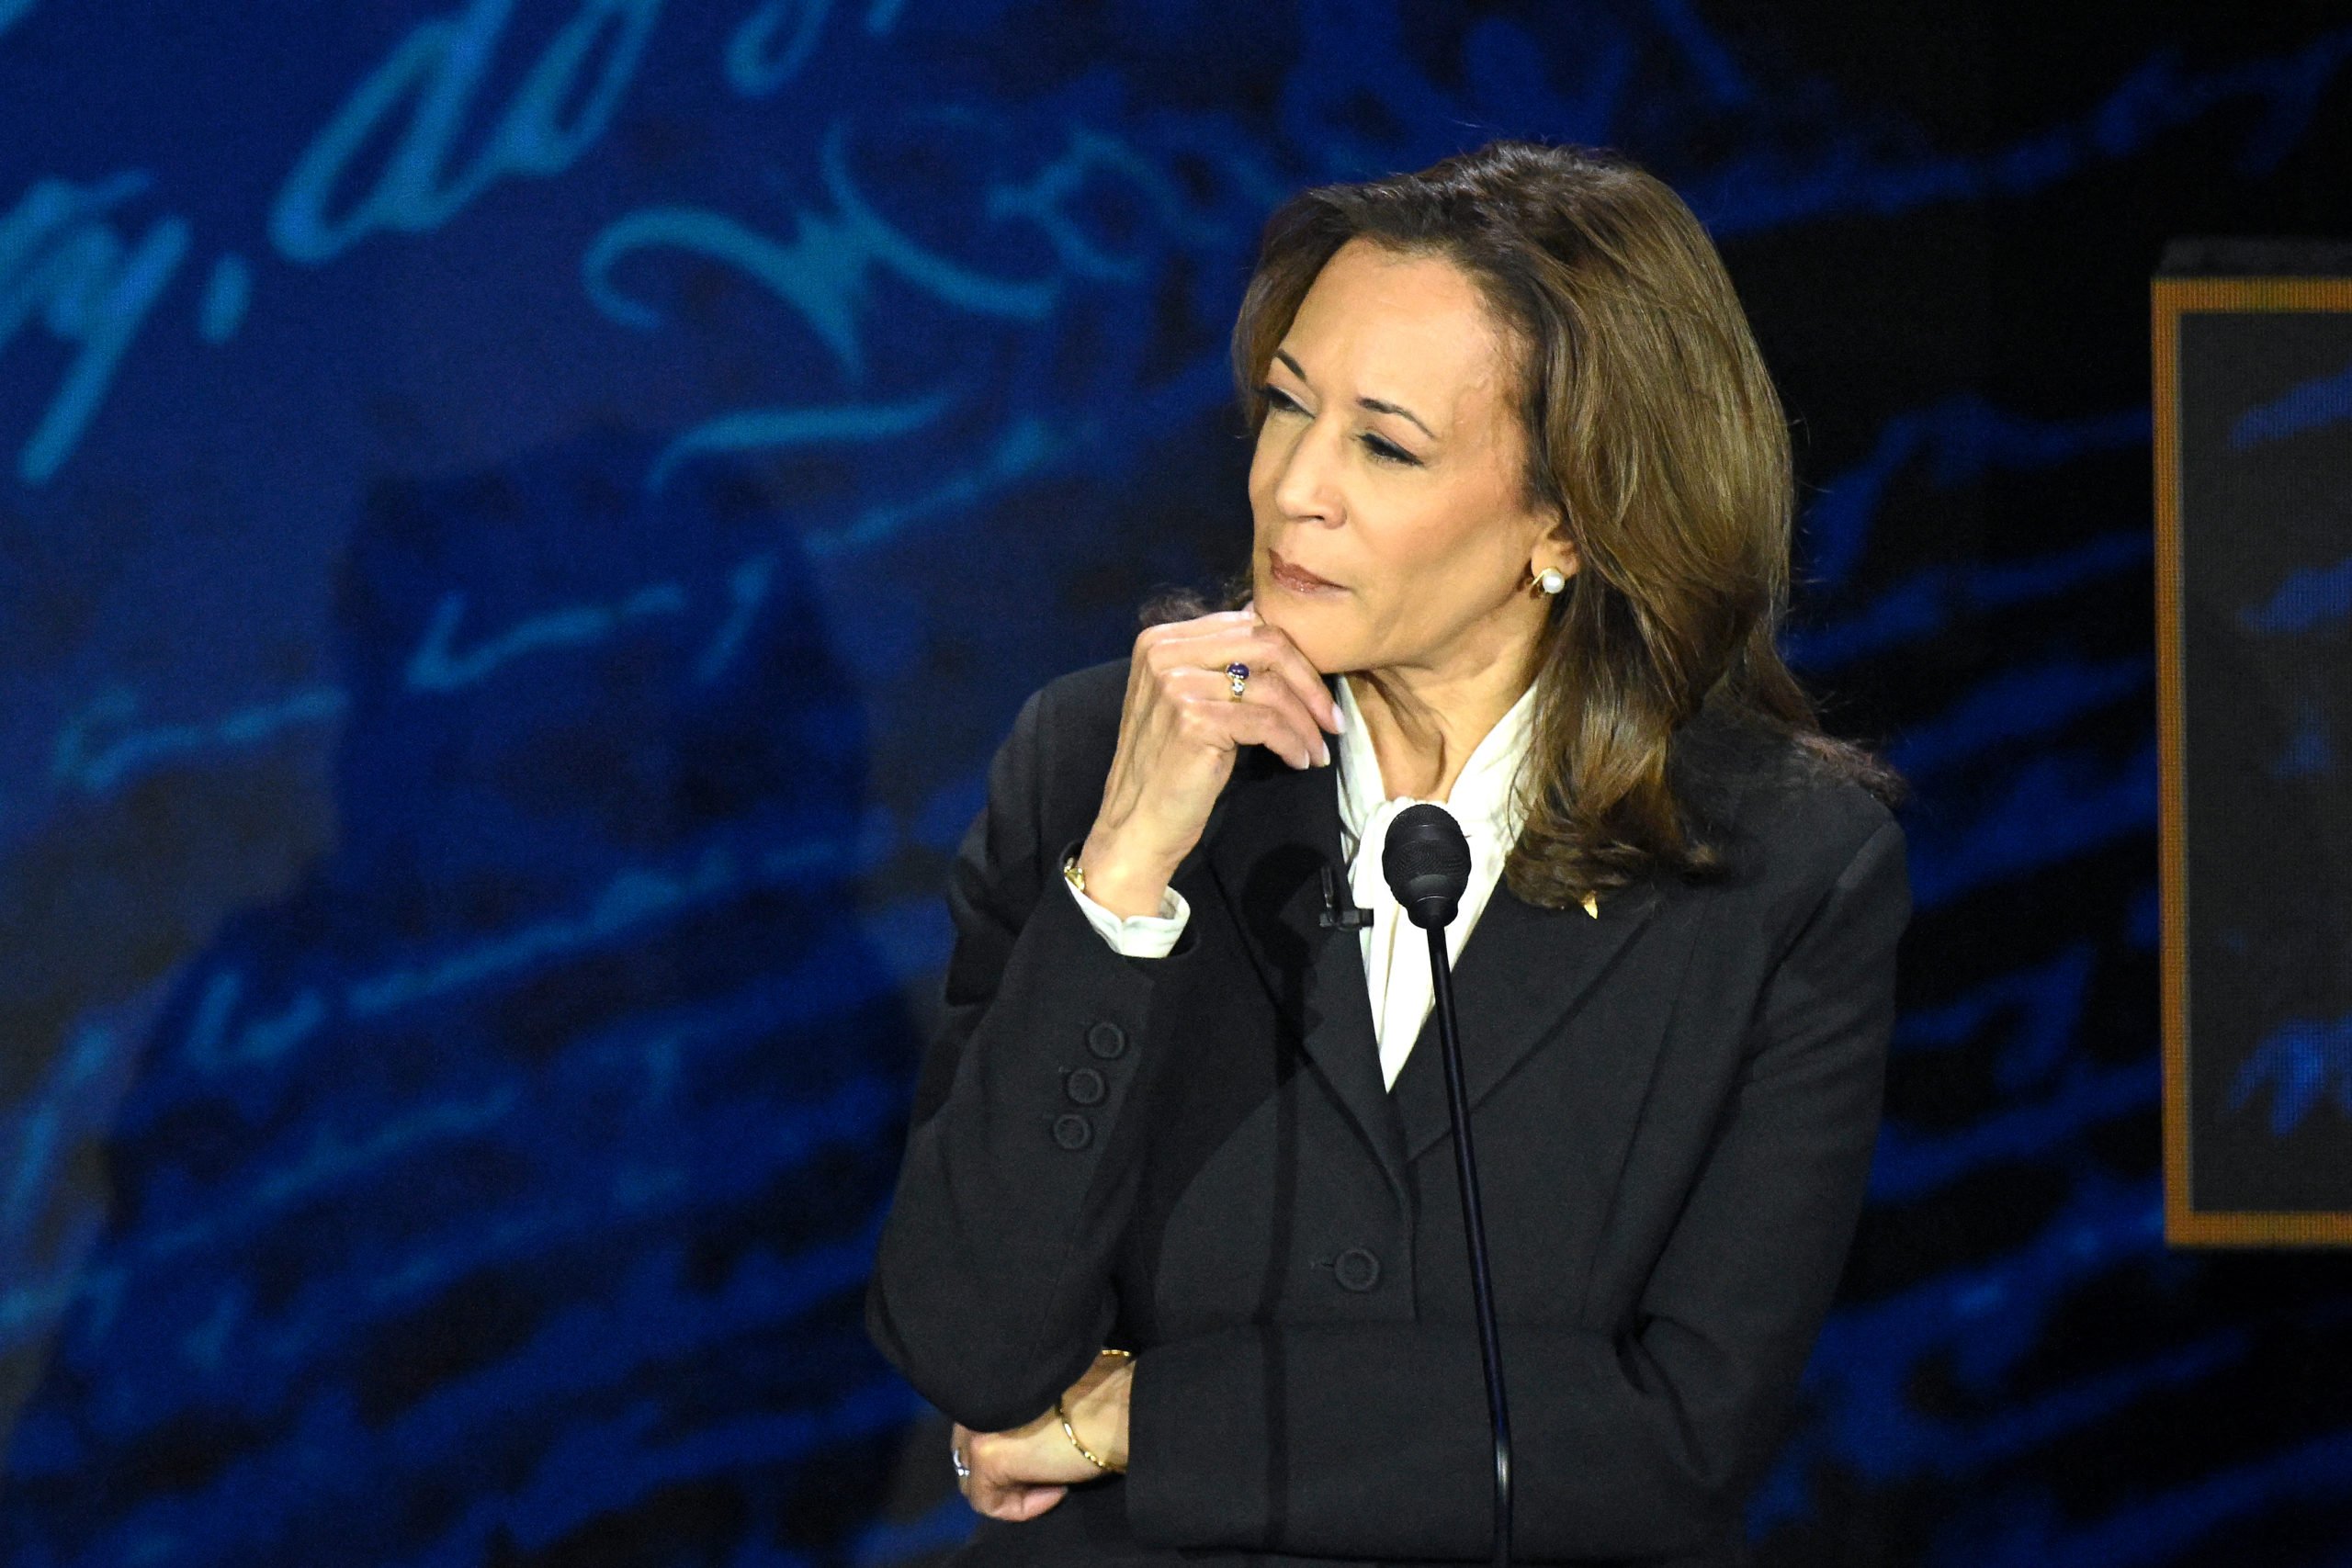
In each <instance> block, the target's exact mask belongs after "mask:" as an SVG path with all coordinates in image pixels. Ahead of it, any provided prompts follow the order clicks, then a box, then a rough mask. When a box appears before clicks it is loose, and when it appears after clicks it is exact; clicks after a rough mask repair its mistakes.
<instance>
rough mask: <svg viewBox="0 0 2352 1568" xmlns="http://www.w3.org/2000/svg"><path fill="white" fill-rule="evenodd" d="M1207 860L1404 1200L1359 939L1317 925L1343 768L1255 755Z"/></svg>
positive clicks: (1242, 768)
mask: <svg viewBox="0 0 2352 1568" xmlns="http://www.w3.org/2000/svg"><path fill="white" fill-rule="evenodd" d="M1202 855H1203V858H1204V860H1205V862H1206V863H1207V866H1208V871H1209V874H1210V877H1211V878H1212V880H1214V881H1215V883H1216V887H1217V890H1218V892H1219V894H1220V895H1221V896H1222V897H1224V900H1225V902H1226V904H1227V907H1228V908H1230V909H1231V910H1232V913H1233V919H1234V923H1235V924H1236V925H1237V926H1238V928H1239V929H1240V931H1241V933H1242V937H1243V941H1244V944H1245V945H1246V946H1247V947H1248V949H1249V951H1250V960H1251V962H1252V963H1253V964H1255V965H1256V966H1257V969H1258V974H1259V977H1260V978H1261V980H1262V981H1263V982H1264V984H1265V987H1266V990H1267V992H1268V994H1269V995H1271V996H1272V998H1273V1000H1274V1007H1275V1010H1276V1011H1277V1013H1278V1014H1279V1015H1280V1016H1281V1017H1282V1018H1283V1019H1284V1020H1285V1021H1288V1022H1290V1023H1291V1024H1292V1026H1293V1027H1295V1029H1296V1030H1297V1031H1298V1033H1299V1042H1300V1045H1301V1048H1302V1050H1303V1051H1304V1053H1305V1055H1306V1059H1307V1060H1308V1062H1309V1063H1311V1064H1312V1065H1313V1067H1314V1069H1315V1071H1316V1073H1317V1075H1318V1076H1319V1077H1321V1078H1322V1079H1323V1081H1324V1082H1325V1083H1326V1084H1327V1085H1328V1086H1329V1089H1330V1091H1331V1094H1332V1097H1333V1098H1334V1099H1335V1100H1338V1101H1339V1102H1340V1106H1341V1107H1342V1108H1343V1109H1344V1110H1345V1111H1346V1112H1347V1115H1348V1118H1349V1120H1350V1121H1351V1122H1353V1123H1354V1125H1355V1129H1356V1132H1357V1134H1359V1135H1360V1136H1361V1137H1362V1138H1363V1142H1364V1145H1365V1147H1366V1148H1367V1149H1368V1150H1370V1151H1371V1153H1372V1156H1373V1157H1374V1159H1375V1160H1377V1161H1378V1162H1379V1165H1380V1168H1381V1170H1382V1172H1383V1173H1384V1174H1385V1176H1386V1177H1387V1179H1388V1180H1389V1183H1390V1184H1391V1186H1392V1187H1393V1188H1394V1189H1395V1190H1396V1191H1397V1195H1398V1196H1399V1198H1400V1199H1401V1198H1402V1197H1403V1196H1404V1194H1405V1193H1406V1191H1407V1187H1406V1180H1405V1166H1406V1156H1405V1152H1404V1136H1403V1131H1402V1128H1401V1126H1400V1124H1399V1123H1398V1122H1397V1112H1396V1108H1395V1107H1394V1106H1393V1105H1392V1104H1391V1103H1390V1101H1389V1096H1388V1089H1387V1086H1386V1085H1385V1084H1384V1083H1383V1082H1382V1081H1381V1077H1380V1051H1379V1046H1378V1043H1377V1039H1376V1036H1375V1034H1374V1028H1373V1021H1372V1003H1371V1000H1370V998H1369V997H1368V996H1367V994H1366V987H1365V983H1364V973H1363V954H1362V953H1361V952H1360V951H1359V948H1358V943H1357V938H1356V933H1355V932H1353V931H1343V930H1340V929H1339V928H1337V927H1329V926H1323V925H1320V924H1318V923H1317V918H1318V917H1319V916H1320V915H1321V913H1322V910H1323V886H1322V878H1321V873H1322V872H1323V870H1324V869H1325V868H1326V867H1329V869H1330V871H1331V873H1332V874H1333V876H1334V877H1335V878H1337V879H1338V886H1340V887H1341V888H1343V889H1344V888H1345V886H1347V883H1346V874H1345V863H1344V862H1343V861H1342V859H1341V857H1340V800H1339V770H1338V769H1337V768H1328V767H1323V768H1308V769H1304V770H1301V769H1296V768H1293V767H1291V766H1290V765H1289V764H1288V763H1286V762H1283V761H1281V760H1280V759H1279V758H1277V757H1275V756H1274V755H1273V754H1272V752H1270V751H1266V750H1262V749H1261V748H1258V747H1251V748H1249V749H1248V750H1246V751H1245V752H1244V754H1243V759H1242V761H1238V762H1237V763H1236V764H1235V769H1234V776H1233V777H1232V778H1231V779H1229V780H1228V781H1227V785H1226V789H1225V792H1224V794H1223V795H1220V796H1219V797H1218V800H1217V805H1216V809H1215V810H1213V811H1212V812H1211V814H1210V820H1209V823H1208V825H1207V826H1206V827H1205V828H1204V829H1203V832H1202ZM1586 918H1587V917H1586V915H1585V914H1584V912H1583V911H1582V910H1578V911H1577V919H1586Z"/></svg>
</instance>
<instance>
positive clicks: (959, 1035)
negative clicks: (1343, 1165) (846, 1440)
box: [865, 684, 1198, 1431]
mask: <svg viewBox="0 0 2352 1568" xmlns="http://www.w3.org/2000/svg"><path fill="white" fill-rule="evenodd" d="M1056 696H1057V685H1056V684H1049V685H1047V686H1046V687H1045V688H1044V689H1042V690H1040V691H1039V692H1037V693H1035V694H1032V695H1031V696H1030V698H1029V699H1028V701H1027V702H1026V703H1024V704H1023V706H1022V709H1021V712H1020V715H1019V716H1018V717H1017V718H1016V719H1015V720H1014V722H1013V726H1012V733H1011V734H1010V735H1009V736H1008V737H1007V738H1006V739H1005V740H1004V742H1003V743H1002V744H1001V746H1000V747H999V749H998V750H997V752H996V756H995V759H994V761H992V762H991V764H990V766H989V787H988V800H987V804H986V805H985V806H984V807H983V808H982V809H981V811H980V813H979V814H978V817H976V818H974V820H973V822H972V824H971V827H970V828H969V829H968V830H967V832H966V834H965V836H964V840H963V842H962V844H961V846H960V848H959V849H958V850H957V852H956V858H955V863H954V865H953V867H952V868H951V871H950V874H949V880H948V890H947V903H948V910H949V914H950V916H951V918H952V919H953V921H954V924H955V930H956V939H955V945H954V948H953V951H952V953H951V955H950V957H949V960H948V964H947V975H946V982H945V994H944V1011H943V1016H942V1021H941V1022H940V1024H939V1026H938V1027H937V1029H936V1031H935V1032H934V1033H933V1037H932V1039H931V1040H930V1042H929V1043H928V1045H927V1047H926V1050H925V1052H924V1057H923V1065H922V1072H921V1076H920V1077H919V1078H918V1080H917V1084H916V1089H915V1096H914V1106H913V1112H912V1119H911V1125H910V1128H909V1131H908V1135H907V1143H906V1148H905V1152H904V1154H903V1156H902V1157H901V1161H900V1165H899V1177H898V1183H897V1189H896V1191H895V1193H894V1195H893V1197H892V1200H891V1204H890V1209H889V1213H888V1216H887V1217H886V1218H885V1220H884V1222H883V1225H882V1231H881V1236H880V1240H879V1243H878V1247H877V1251H876V1261H875V1269H874V1273H873V1276H872V1278H871V1280H869V1282H868V1285H867V1289H866V1296H865V1323H866V1331H867V1334H868V1336H869V1337H871V1338H872V1339H873V1341H874V1343H875V1344H876V1346H877V1347H878V1348H880V1349H881V1351H882V1353H883V1354H884V1355H885V1356H887V1357H888V1359H889V1360H890V1361H891V1362H892V1364H893V1365H895V1366H896V1367H897V1368H898V1369H899V1371H900V1372H901V1373H902V1374H903V1375H904V1376H905V1377H906V1379H907V1381H908V1382H910V1384H912V1385H913V1387H914V1388H915V1390H916V1392H917V1393H921V1394H922V1396H923V1397H924V1398H926V1399H928V1400H930V1401H931V1402H932V1404H934V1405H936V1406H938V1407H939V1408H940V1409H941V1410H943V1411H944V1412H945V1413H946V1414H947V1415H949V1416H953V1417H954V1418H955V1419H956V1420H958V1421H961V1422H962V1423H964V1424H965V1425H966V1426H967V1427H972V1428H974V1429H975V1430H978V1431H1001V1430H1004V1429H1006V1428H1008V1427H1017V1426H1021V1425H1023V1424H1024V1423H1026V1422H1028V1421H1031V1420H1034V1419H1035V1417H1036V1416H1038V1415H1040V1414H1041V1413H1043V1412H1044V1411H1046V1410H1047V1409H1048V1408H1050V1407H1051V1406H1052V1404H1053V1402H1054V1400H1055V1398H1056V1397H1057V1396H1058V1395H1059V1394H1060V1393H1062V1392H1063V1390H1065V1389H1067V1388H1068V1387H1069V1385H1070V1384H1071V1383H1073V1382H1076V1381H1077V1380H1078V1377H1079V1375H1080V1373H1081V1372H1083V1371H1085V1370H1086V1368H1087V1367H1088V1366H1089V1365H1090V1364H1091V1362H1092V1360H1093V1359H1094V1355H1095V1352H1096V1351H1097V1350H1098V1349H1099V1348H1101V1346H1102V1344H1103V1335H1104V1333H1105V1332H1106V1331H1107V1330H1108V1329H1109V1327H1110V1325H1111V1324H1112V1322H1113V1320H1114V1315H1115V1306H1116V1303H1115V1302H1114V1296H1113V1292H1112V1289H1111V1286H1110V1282H1109V1280H1110V1264H1111V1258H1112V1256H1113V1252H1114V1247H1115V1246H1116V1245H1117V1242H1118V1238H1119V1233H1120V1231H1121V1230H1122V1228H1123V1227H1124V1226H1125V1223H1126V1220H1127V1216H1128V1213H1129V1212H1130V1210H1131V1208H1132V1205H1133V1199H1134V1191H1135V1187H1136V1175H1137V1168H1138V1165H1139V1161H1138V1158H1137V1155H1138V1151H1139V1149H1140V1147H1141V1144H1142V1134H1141V1131H1140V1129H1139V1127H1138V1125H1137V1117H1138V1114H1139V1112H1138V1110H1137V1106H1136V1102H1137V1100H1138V1099H1139V1098H1140V1097H1141V1096H1142V1095H1143V1094H1144V1093H1145V1092H1147V1091H1146V1090H1145V1089H1144V1088H1143V1084H1142V1080H1143V1079H1144V1077H1146V1075H1147V1073H1148V1070H1149V1069H1150V1067H1151V1066H1153V1064H1150V1063H1148V1061H1147V1060H1146V1059H1145V1058H1146V1050H1145V1042H1146V1037H1147V1034H1148V1029H1149V1024H1150V1021H1151V1010H1152V998H1153V995H1154V993H1155V991H1156V990H1157V989H1158V988H1159V986H1160V984H1161V981H1162V979H1163V977H1164V976H1165V975H1166V973H1167V971H1168V968H1169V966H1171V965H1178V964H1183V963H1184V962H1185V961H1186V960H1187V958H1188V957H1189V955H1190V954H1191V953H1192V952H1193V949H1194V948H1195V947H1197V945H1198V944H1197V942H1196V941H1195V940H1194V939H1193V936H1192V934H1191V933H1190V932H1189V931H1187V932H1183V933H1181V934H1180V935H1179V936H1178V938H1177V941H1176V945H1175V948H1174V950H1173V951H1172V952H1170V953H1168V954H1166V955H1164V956H1158V957H1137V956H1133V955H1130V954H1126V953H1121V952H1119V951H1117V950H1116V949H1114V947H1113V946H1112V945H1111V944H1110V943H1109V942H1105V941H1104V940H1103V936H1102V934H1101V933H1099V932H1098V931H1096V930H1095V929H1094V927H1093V926H1092V924H1091V923H1090V922H1089V920H1088V919H1087V918H1086V915H1085V913H1084V911H1083V910H1081V909H1080V907H1079V905H1078V903H1077V901H1076V900H1075V899H1073V898H1072V897H1069V892H1068V889H1067V885H1066V884H1064V883H1063V881H1062V878H1061V873H1060V866H1061V862H1062V859H1063V856H1064V855H1065V854H1067V853H1069V852H1072V851H1074V850H1076V849H1077V848H1078V846H1079V844H1080V842H1082V841H1083V839H1084V834H1083V831H1082V830H1081V829H1082V827H1083V825H1084V823H1085V822H1087V821H1091V813H1092V809H1093V807H1094V806H1095V805H1097V804H1099V799H1100V795H1101V791H1102V783H1103V773H1104V772H1105V770H1106V769H1107V766H1108V763H1107V761H1104V760H1103V759H1096V758H1092V757H1091V756H1090V755H1085V754H1081V753H1083V752H1084V751H1085V750H1086V749H1085V748H1082V747H1077V746H1075V745H1074V744H1066V745H1065V746H1064V747H1062V748H1061V750H1069V751H1070V752H1071V753H1072V754H1071V755H1069V756H1061V755H1057V745H1056V741H1057V733H1056V732H1057V726H1056V724H1055V706H1056ZM1064 739H1065V740H1066V741H1067V740H1068V738H1067V737H1065V738H1064ZM1098 764H1099V765H1098ZM1088 773H1091V777H1086V776H1081V775H1085V774H1088ZM1057 782H1058V783H1060V784H1062V785H1063V786H1064V787H1063V790H1062V792H1061V793H1062V794H1064V795H1067V796H1068V798H1067V799H1064V800H1060V801H1056V800H1053V799H1050V798H1049V796H1052V795H1054V794H1055V785H1056V784H1057ZM1049 885H1050V886H1049Z"/></svg>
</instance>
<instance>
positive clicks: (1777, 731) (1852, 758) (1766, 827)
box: [1669, 706, 1903, 877]
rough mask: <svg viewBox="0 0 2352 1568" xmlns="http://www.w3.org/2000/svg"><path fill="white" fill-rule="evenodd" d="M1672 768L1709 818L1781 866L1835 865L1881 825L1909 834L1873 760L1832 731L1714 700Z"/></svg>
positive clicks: (1687, 730)
mask: <svg viewBox="0 0 2352 1568" xmlns="http://www.w3.org/2000/svg"><path fill="white" fill-rule="evenodd" d="M1669 768H1670V769H1671V770H1672V771H1673V773H1674V775H1675V781H1676V783H1675V787H1676V792H1677V795H1679V797H1680V798H1681V799H1682V800H1683V802H1684V804H1685V805H1686V807H1689V808H1690V809H1691V811H1692V812H1693V814H1694V815H1695V816H1697V817H1698V818H1700V820H1701V822H1702V824H1704V825H1707V826H1711V827H1713V829H1715V830H1716V831H1717V832H1718V834H1719V835H1725V836H1728V837H1730V838H1732V839H1734V840H1737V841H1738V843H1739V844H1740V845H1742V846H1744V847H1745V848H1746V849H1747V851H1749V852H1752V853H1754V854H1758V855H1760V856H1761V857H1762V859H1763V863H1764V866H1762V867H1759V868H1758V869H1759V870H1761V869H1764V867H1770V870H1771V871H1772V872H1777V873H1779V874H1784V875H1785V874H1794V875H1797V876H1800V877H1804V876H1808V875H1811V874H1815V872H1817V871H1818V870H1819V869H1820V868H1821V867H1823V866H1824V865H1826V868H1827V869H1828V870H1829V871H1830V872H1831V873H1832V874H1835V872H1836V871H1837V869H1838V868H1839V867H1842V866H1844V865H1845V864H1846V863H1848V862H1849V861H1850V860H1851V859H1852V858H1853V857H1854V855H1855V854H1856V852H1859V851H1860V848H1861V847H1862V846H1863V845H1864V844H1866V843H1868V842H1869V841H1870V840H1871V839H1872V838H1873V837H1875V836H1876V835H1877V834H1879V833H1880V832H1882V831H1884V830H1887V829H1892V830H1893V833H1894V842H1895V843H1896V844H1897V845H1898V846H1899V845H1900V844H1901V842H1902V834H1903V829H1902V825H1901V823H1900V821H1899V819H1898V818H1896V816H1895V814H1894V806H1893V804H1892V803H1891V802H1890V801H1889V800H1888V799H1887V798H1885V797H1884V795H1883V794H1882V793H1881V790H1880V789H1879V788H1877V787H1873V784H1874V779H1875V777H1876V776H1877V775H1875V774H1874V773H1872V771H1871V768H1870V767H1869V766H1868V765H1867V760H1866V759H1862V758H1861V757H1860V754H1859V753H1857V752H1855V751H1854V750H1852V749H1851V748H1849V747H1845V746H1841V745H1840V744H1839V743H1838V742H1837V741H1835V740H1833V739H1828V738H1826V737H1815V736H1811V735H1805V734H1799V733H1793V732H1792V731H1791V730H1789V729H1788V728H1784V727H1782V726H1779V725H1776V724H1773V723H1771V722H1770V721H1768V720H1765V719H1763V718H1760V717H1758V716H1749V715H1745V714H1741V713H1738V712H1736V711H1731V710H1721V711H1719V710H1716V709H1714V708H1713V707H1712V706H1711V707H1710V708H1708V709H1706V710H1703V711H1702V715H1701V716H1700V717H1699V718H1697V719H1695V720H1694V721H1693V722H1692V723H1691V724H1690V725H1688V726H1685V727H1684V728H1683V729H1682V730H1681V731H1679V732H1678V733H1677V735H1676V738H1675V742H1674V745H1673V747H1672V748H1671V760H1670V761H1669Z"/></svg>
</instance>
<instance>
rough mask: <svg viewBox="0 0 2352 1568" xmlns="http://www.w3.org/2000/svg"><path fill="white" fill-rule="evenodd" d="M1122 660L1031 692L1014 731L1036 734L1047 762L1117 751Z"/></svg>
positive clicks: (1122, 697)
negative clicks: (1026, 731)
mask: <svg viewBox="0 0 2352 1568" xmlns="http://www.w3.org/2000/svg"><path fill="white" fill-rule="evenodd" d="M1127 664H1128V661H1127V660H1126V659H1125V658H1124V657H1123V658H1119V659H1106V660H1103V662H1101V663H1100V664H1089V665H1086V666H1084V667H1083V668H1080V669H1077V670H1071V671H1066V672H1064V673H1062V674H1059V675H1057V676H1055V677H1053V678H1052V679H1051V680H1049V681H1047V682H1046V683H1045V684H1044V685H1042V686H1039V687H1038V688H1037V689H1036V690H1035V691H1034V692H1032V693H1030V694H1029V698H1028V700H1027V701H1026V702H1024V703H1023V705H1022V707H1021V715H1020V716H1019V718H1017V719H1016V720H1015V721H1014V728H1015V730H1016V731H1019V730H1021V729H1023V728H1027V729H1031V730H1034V731H1035V741H1036V743H1037V745H1038V747H1039V748H1040V750H1041V751H1042V752H1043V753H1044V754H1045V755H1046V757H1047V758H1048V759H1053V758H1063V759H1069V758H1076V757H1084V756H1091V754H1093V753H1094V752H1097V751H1099V752H1101V753H1102V754H1103V757H1105V758H1108V757H1109V756H1110V755H1111V753H1112V752H1113V751H1114V750H1117V748H1118V740H1119V716H1120V713H1121V711H1122V710H1123V709H1124V708H1125V706H1126V694H1127Z"/></svg>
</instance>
